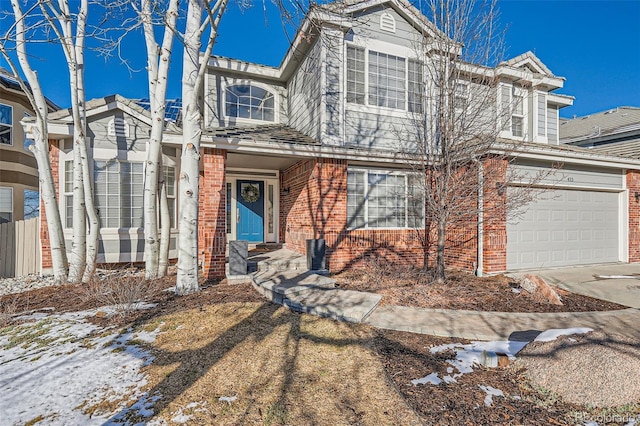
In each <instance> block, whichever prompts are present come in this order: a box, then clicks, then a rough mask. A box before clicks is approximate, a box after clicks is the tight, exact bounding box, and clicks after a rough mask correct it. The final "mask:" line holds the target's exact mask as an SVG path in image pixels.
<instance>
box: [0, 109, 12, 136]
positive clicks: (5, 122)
mask: <svg viewBox="0 0 640 426" xmlns="http://www.w3.org/2000/svg"><path fill="white" fill-rule="evenodd" d="M12 131H13V108H12V107H11V105H5V104H0V144H4V145H13V142H12V138H11V132H12Z"/></svg>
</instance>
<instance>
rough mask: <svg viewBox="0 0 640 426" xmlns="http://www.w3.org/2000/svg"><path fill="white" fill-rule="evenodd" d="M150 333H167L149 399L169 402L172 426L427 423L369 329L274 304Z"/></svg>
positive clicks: (239, 306) (241, 306)
mask: <svg viewBox="0 0 640 426" xmlns="http://www.w3.org/2000/svg"><path fill="white" fill-rule="evenodd" d="M147 326H150V327H155V326H158V327H160V329H161V330H163V331H164V332H163V333H161V334H160V335H159V336H158V338H157V340H156V342H155V343H154V344H153V352H154V355H155V356H156V360H155V361H154V363H153V364H152V365H150V366H149V367H148V369H147V370H146V374H147V376H148V380H149V383H150V384H151V389H150V391H149V392H150V394H151V395H153V394H156V393H157V394H159V395H162V398H161V399H160V400H159V401H157V402H156V404H155V410H156V415H157V416H158V417H161V418H162V419H164V420H166V421H167V422H169V423H171V419H172V418H173V417H174V416H176V414H177V413H183V414H190V415H191V416H192V417H191V419H190V420H189V422H191V423H193V424H216V425H225V424H230V425H231V424H234V425H235V424H271V425H279V424H331V425H340V424H371V425H384V424H389V425H391V424H393V425H397V424H403V425H410V424H419V423H420V422H419V419H418V417H417V416H416V415H415V413H414V412H413V411H412V410H411V409H410V408H409V407H408V406H407V404H406V403H405V402H404V400H403V398H402V397H401V396H400V395H399V394H398V393H397V392H396V390H395V389H394V387H393V386H392V385H391V384H390V383H389V382H388V381H387V380H386V378H385V377H386V376H385V372H384V368H383V365H382V363H381V362H380V361H379V359H378V358H377V356H376V355H375V353H374V351H373V350H372V349H371V345H372V338H373V334H372V331H371V329H369V328H368V327H364V326H354V325H349V324H343V323H337V322H335V321H331V320H327V319H322V318H316V317H312V316H309V315H299V314H295V313H292V312H290V311H288V310H286V309H284V308H281V307H277V306H275V305H272V304H268V303H228V304H223V305H213V306H208V307H204V308H203V309H192V310H189V311H185V312H181V313H175V314H171V315H167V316H163V317H159V318H156V319H154V320H153V321H152V323H149V324H147ZM232 396H236V397H237V399H236V400H235V401H233V402H231V403H228V402H224V401H220V400H219V398H220V397H232ZM190 403H191V404H192V403H196V404H194V405H192V406H191V408H190V409H187V410H185V407H187V405H189V404H190Z"/></svg>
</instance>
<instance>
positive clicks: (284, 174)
mask: <svg viewBox="0 0 640 426" xmlns="http://www.w3.org/2000/svg"><path fill="white" fill-rule="evenodd" d="M344 4H346V6H345V8H344V9H341V10H340V11H339V12H337V11H336V10H338V9H335V10H333V11H329V12H327V11H326V10H325V11H322V10H321V9H315V10H314V11H312V12H310V14H309V15H308V17H307V18H306V20H305V22H304V23H303V24H302V26H301V29H300V31H299V33H298V34H297V36H296V37H295V39H294V42H293V43H292V46H291V48H290V49H289V51H288V53H287V54H286V56H285V58H284V59H283V61H282V63H281V65H280V66H279V67H269V66H264V65H260V64H253V63H247V62H243V61H239V60H234V59H229V58H221V57H211V58H207V60H208V71H207V74H206V81H205V87H204V92H203V93H202V99H203V105H204V111H205V115H204V127H205V128H204V131H203V137H202V146H201V158H202V162H201V176H200V178H201V181H200V182H201V183H200V221H199V237H200V239H199V241H200V249H201V255H202V262H203V269H204V272H205V274H206V275H207V276H208V277H214V276H223V275H224V270H225V269H224V266H225V250H226V245H227V242H228V241H230V240H247V241H250V242H254V243H261V242H265V243H284V244H286V246H287V247H288V248H290V249H293V250H296V251H299V252H302V253H304V251H305V241H306V240H307V239H314V238H324V239H325V240H326V244H327V265H328V268H329V269H330V270H332V271H338V270H341V269H343V268H346V267H348V266H350V265H354V264H357V263H358V262H360V261H362V259H363V258H364V257H366V256H384V257H385V259H386V261H400V262H407V263H414V264H420V262H421V261H422V253H421V243H420V237H419V230H417V229H416V228H414V225H415V223H416V222H417V223H420V219H421V218H420V215H421V214H423V213H422V212H418V213H415V212H414V214H412V213H410V211H409V210H410V209H409V205H410V201H409V197H410V194H411V191H412V182H411V179H412V174H411V173H410V171H409V169H408V168H407V165H406V162H405V161H403V159H402V156H400V155H399V154H398V143H399V142H398V134H397V132H395V129H396V128H397V126H398V125H399V123H402V121H403V120H404V119H406V118H407V117H408V116H409V115H410V114H412V113H415V112H416V111H417V112H419V111H430V109H429V108H430V105H429V104H428V102H426V101H422V100H424V99H427V98H429V96H423V95H426V93H424V92H426V91H428V90H432V89H430V88H429V87H428V86H427V84H425V81H424V73H423V72H422V65H423V64H422V63H421V62H420V61H419V60H418V58H417V55H416V54H415V49H414V48H413V46H415V40H419V39H420V37H422V36H421V34H427V35H429V34H433V33H434V31H436V30H435V29H434V28H433V26H432V25H430V23H429V22H428V21H426V19H425V17H424V16H423V15H421V14H420V12H419V11H418V10H417V9H415V8H414V7H413V6H411V5H410V4H409V3H407V2H406V1H404V0H378V1H367V2H359V3H355V4H353V5H349V4H347V3H343V5H344ZM312 23H313V25H312ZM431 53H432V54H435V53H434V52H431ZM470 69H472V70H473V71H471V72H470V74H469V80H468V81H466V82H462V83H461V84H462V85H465V84H466V85H471V84H476V83H474V78H473V77H474V75H473V73H474V72H476V73H481V74H482V75H485V76H487V75H488V76H491V77H493V78H496V79H499V81H500V84H499V86H498V87H497V88H496V89H493V90H495V91H496V93H495V99H496V110H500V105H501V104H502V103H509V104H511V103H513V101H514V100H518V101H519V102H517V104H518V105H520V106H521V107H519V108H516V109H514V110H513V113H512V114H511V115H510V117H508V125H507V126H506V130H504V131H503V132H502V133H501V135H500V137H501V138H502V139H503V140H509V141H513V142H517V147H516V149H515V150H514V151H513V154H512V155H513V160H514V161H512V162H509V163H508V164H507V160H500V161H503V162H504V167H503V169H504V170H505V174H504V175H502V176H500V175H494V176H487V177H486V179H485V186H484V192H485V194H488V193H490V192H495V193H498V194H499V195H500V196H502V197H505V199H506V197H508V196H509V194H510V191H511V190H510V189H509V188H510V187H511V186H517V185H518V184H519V182H508V181H506V176H507V174H506V169H507V167H512V168H516V169H517V170H520V171H521V172H523V173H524V174H526V173H534V172H537V171H545V170H552V169H553V167H555V165H557V164H562V165H563V169H562V173H561V176H560V177H559V178H555V179H549V180H547V181H543V182H541V184H543V185H545V186H546V187H547V189H548V190H549V191H548V192H547V193H546V194H547V195H546V196H545V197H544V199H542V200H540V201H536V202H534V203H532V204H531V206H530V209H529V210H528V211H527V213H526V214H525V215H524V216H523V217H522V218H521V220H520V221H519V222H518V223H508V222H507V221H506V219H505V217H504V215H501V216H500V215H496V216H493V217H485V218H484V219H483V221H481V222H480V223H481V224H480V225H478V222H477V221H476V222H473V223H469V224H468V226H465V227H463V228H460V229H450V230H449V240H450V241H452V242H453V243H452V244H450V246H449V247H448V249H447V256H448V262H449V264H450V265H452V266H457V267H460V268H464V269H468V270H473V269H474V268H476V267H477V268H478V272H479V273H498V272H503V271H506V270H515V269H527V268H536V267H552V266H567V265H577V264H588V263H602V262H618V261H624V262H627V261H639V260H640V250H638V249H637V248H636V247H638V243H639V242H640V233H639V232H638V228H639V226H640V223H639V222H640V209H638V201H637V200H636V199H635V198H633V197H631V198H630V194H634V193H635V192H637V191H640V172H639V170H640V161H638V160H634V159H624V158H618V157H613V156H608V155H604V154H599V153H594V152H592V151H589V150H585V149H580V148H572V147H565V146H559V140H558V123H559V116H558V111H559V110H560V109H561V108H563V107H565V106H568V105H571V104H572V102H573V98H571V97H568V96H564V95H560V94H556V93H555V92H554V91H555V90H557V89H561V88H562V86H563V83H564V79H563V78H562V77H557V76H555V75H554V74H553V73H552V72H551V71H550V70H549V69H548V68H547V67H546V66H545V65H544V64H543V63H542V62H541V61H540V60H539V59H538V58H537V57H536V56H535V55H534V54H533V53H531V52H527V53H525V54H523V55H520V56H518V57H516V58H513V59H511V60H509V61H507V62H504V63H501V64H499V65H498V66H497V67H496V68H484V67H471V68H470ZM472 101H473V99H469V102H472ZM148 117H149V116H148V113H147V112H146V111H145V110H144V109H142V108H139V107H138V106H137V105H136V104H135V103H134V102H132V101H127V100H125V99H123V98H119V97H113V98H108V99H104V100H96V101H93V102H90V103H89V110H88V123H89V124H88V126H89V129H90V132H89V134H90V139H91V148H90V149H91V152H92V156H93V158H94V160H95V161H94V165H93V167H94V176H95V179H96V183H95V187H96V201H97V204H98V207H99V209H100V217H101V223H102V231H101V234H102V241H103V242H102V245H101V247H102V248H101V253H103V256H102V257H101V258H100V260H101V261H114V262H123V261H133V260H142V253H143V244H144V239H143V233H142V219H141V216H142V204H141V203H142V187H141V185H142V180H141V179H142V167H143V160H144V149H145V142H146V138H147V137H148V127H149V118H148ZM51 120H52V126H53V127H52V131H51V138H52V143H51V145H52V151H51V156H52V163H53V164H55V165H57V166H58V170H59V171H58V173H57V175H56V179H58V188H59V190H60V203H61V209H62V211H63V212H65V211H66V213H65V215H66V216H65V217H66V220H67V221H68V220H70V219H69V217H70V216H69V214H70V211H68V206H69V205H70V204H69V198H68V197H69V196H70V191H69V190H70V187H69V186H68V185H69V184H68V182H70V178H71V176H70V174H69V170H70V169H67V167H68V166H66V161H68V160H70V159H71V154H70V143H69V142H68V141H69V140H70V139H69V138H70V135H71V126H70V115H69V113H68V112H64V111H61V112H59V113H56V114H55V115H52V116H51ZM54 129H55V130H54ZM181 139H182V138H181V132H180V120H179V117H177V120H176V123H175V125H171V126H167V129H166V132H165V138H164V144H165V148H164V150H163V156H164V158H163V159H164V164H165V166H166V167H168V168H169V169H168V170H166V172H167V175H168V176H172V179H177V177H178V176H179V174H180V170H179V168H180V164H179V162H180V160H179V159H180V144H181V142H182V140H181ZM172 184H173V185H175V186H174V187H173V189H172V191H171V194H172V197H173V201H172V203H173V205H174V207H173V212H174V215H175V205H177V198H178V197H179V194H178V191H177V183H176V182H175V181H172ZM505 187H506V190H503V189H504V188H505ZM473 201H474V202H475V200H473ZM69 231H70V230H69ZM69 236H70V234H69ZM478 236H480V238H478ZM479 239H480V244H478V240H479ZM49 266H50V265H48V264H46V262H43V267H44V268H47V267H49Z"/></svg>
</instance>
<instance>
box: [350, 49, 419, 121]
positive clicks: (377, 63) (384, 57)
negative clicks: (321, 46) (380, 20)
mask: <svg viewBox="0 0 640 426" xmlns="http://www.w3.org/2000/svg"><path fill="white" fill-rule="evenodd" d="M365 58H366V59H365ZM365 70H366V72H365ZM346 81H347V87H346V94H347V102H349V103H353V104H360V105H373V106H378V107H384V108H391V109H399V110H408V111H409V112H418V113H420V112H422V110H423V107H422V105H423V93H424V81H423V73H422V63H421V62H419V61H417V60H414V59H408V60H407V59H405V58H402V57H399V56H394V55H388V54H386V53H381V52H376V51H373V50H369V51H367V53H366V54H365V49H364V48H361V47H355V46H347V78H346Z"/></svg>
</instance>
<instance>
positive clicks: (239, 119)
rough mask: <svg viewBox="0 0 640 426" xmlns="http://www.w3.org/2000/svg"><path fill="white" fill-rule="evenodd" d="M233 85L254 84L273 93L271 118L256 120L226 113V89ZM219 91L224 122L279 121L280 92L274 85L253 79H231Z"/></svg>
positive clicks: (277, 122)
mask: <svg viewBox="0 0 640 426" xmlns="http://www.w3.org/2000/svg"><path fill="white" fill-rule="evenodd" d="M233 86H254V87H258V88H260V89H263V90H265V91H267V92H269V93H271V94H272V95H273V120H272V121H269V120H258V119H255V118H246V117H234V116H230V115H227V89H228V88H230V87H233ZM220 91H221V92H222V96H221V97H220V100H219V102H220V111H222V119H223V120H224V121H225V122H229V121H230V120H233V121H235V122H238V123H253V124H255V123H268V124H279V123H280V101H279V98H280V93H279V92H278V91H277V90H276V88H275V87H272V86H269V85H267V84H264V83H259V82H255V81H253V80H233V81H225V82H224V83H223V84H222V85H221V87H220Z"/></svg>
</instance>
